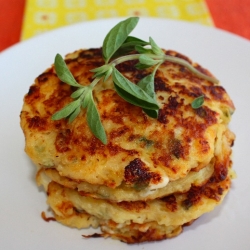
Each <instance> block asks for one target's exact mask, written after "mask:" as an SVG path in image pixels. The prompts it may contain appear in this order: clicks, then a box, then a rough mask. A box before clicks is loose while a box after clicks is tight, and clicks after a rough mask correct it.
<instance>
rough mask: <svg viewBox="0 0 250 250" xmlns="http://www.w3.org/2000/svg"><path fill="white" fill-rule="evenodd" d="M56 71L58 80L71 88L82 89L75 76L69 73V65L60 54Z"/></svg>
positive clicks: (56, 58)
mask: <svg viewBox="0 0 250 250" xmlns="http://www.w3.org/2000/svg"><path fill="white" fill-rule="evenodd" d="M55 70H56V74H57V76H58V78H59V79H60V80H61V81H62V82H65V83H67V84H69V85H71V86H74V87H82V85H80V84H79V83H77V81H76V80H75V78H74V76H73V75H72V74H71V72H70V71H69V69H68V67H67V64H66V63H65V61H64V60H63V58H62V56H61V55H60V54H57V55H56V57H55Z"/></svg>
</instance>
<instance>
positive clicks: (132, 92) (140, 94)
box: [112, 68, 159, 110]
mask: <svg viewBox="0 0 250 250" xmlns="http://www.w3.org/2000/svg"><path fill="white" fill-rule="evenodd" d="M112 76H113V81H114V83H115V87H118V88H116V89H118V91H120V93H121V92H122V93H123V96H125V94H124V93H127V94H128V95H127V96H126V97H127V99H128V100H130V101H129V102H130V103H132V104H134V105H136V106H139V107H142V108H146V109H151V110H158V109H159V106H158V104H157V102H156V100H155V99H154V98H152V97H151V96H149V95H148V94H147V93H146V92H145V91H144V90H142V89H141V88H140V87H138V86H137V85H136V84H134V83H132V82H130V81H129V80H128V79H127V78H126V77H124V76H123V75H122V74H121V73H120V72H119V71H118V70H117V69H116V68H114V70H113V74H112ZM132 98H134V99H135V101H133V100H132ZM124 99H125V98H124ZM125 100H126V99H125Z"/></svg>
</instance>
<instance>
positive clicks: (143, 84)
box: [137, 72, 158, 118]
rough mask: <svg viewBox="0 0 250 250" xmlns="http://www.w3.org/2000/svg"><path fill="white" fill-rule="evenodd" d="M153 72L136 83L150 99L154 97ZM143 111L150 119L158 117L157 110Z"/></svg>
mask: <svg viewBox="0 0 250 250" xmlns="http://www.w3.org/2000/svg"><path fill="white" fill-rule="evenodd" d="M154 76H155V74H154V72H153V73H151V74H149V75H147V76H145V77H144V78H142V79H141V80H140V81H139V82H138V83H137V86H139V87H140V88H141V89H143V90H144V91H145V92H146V93H147V94H148V95H149V96H151V97H152V98H154V99H155V98H156V97H155V88H154ZM143 111H144V112H145V113H146V114H147V115H148V116H150V117H152V118H157V117H158V110H149V109H145V108H144V109H143Z"/></svg>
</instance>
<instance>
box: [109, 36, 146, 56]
mask: <svg viewBox="0 0 250 250" xmlns="http://www.w3.org/2000/svg"><path fill="white" fill-rule="evenodd" d="M146 45H149V43H148V42H145V41H143V40H141V39H139V38H136V37H133V36H128V37H127V39H126V40H125V42H124V43H123V44H122V46H121V47H120V48H119V49H118V50H117V51H116V52H115V53H114V55H113V56H112V57H119V56H122V55H126V54H128V53H130V52H132V51H134V50H135V47H136V46H141V47H142V46H146Z"/></svg>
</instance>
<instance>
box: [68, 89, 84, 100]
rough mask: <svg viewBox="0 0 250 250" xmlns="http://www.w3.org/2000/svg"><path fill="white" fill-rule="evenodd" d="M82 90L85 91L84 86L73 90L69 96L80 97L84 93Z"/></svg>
mask: <svg viewBox="0 0 250 250" xmlns="http://www.w3.org/2000/svg"><path fill="white" fill-rule="evenodd" d="M84 91H85V88H79V89H78V90H76V91H75V92H73V93H72V94H71V96H70V97H71V98H74V99H76V98H78V97H80V96H81V95H82V94H83V93H84Z"/></svg>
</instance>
